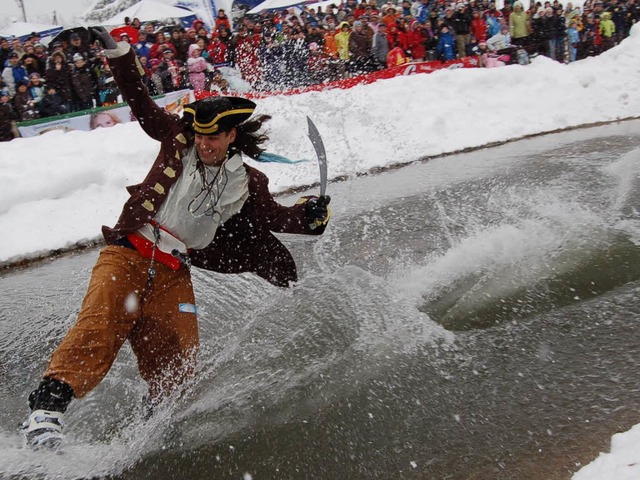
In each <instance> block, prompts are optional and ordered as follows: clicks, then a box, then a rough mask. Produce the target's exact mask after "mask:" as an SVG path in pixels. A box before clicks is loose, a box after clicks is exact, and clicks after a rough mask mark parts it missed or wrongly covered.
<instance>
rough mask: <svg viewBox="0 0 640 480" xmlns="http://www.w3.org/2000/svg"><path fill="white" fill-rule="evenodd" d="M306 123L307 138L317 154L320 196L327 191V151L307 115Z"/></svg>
mask: <svg viewBox="0 0 640 480" xmlns="http://www.w3.org/2000/svg"><path fill="white" fill-rule="evenodd" d="M307 123H308V124H309V139H310V140H311V144H312V145H313V148H314V149H315V151H316V155H317V156H318V166H319V167H320V196H321V197H324V194H325V193H326V191H327V152H326V150H325V149H324V143H323V142H322V137H321V136H320V132H319V131H318V129H317V128H316V126H315V124H314V123H313V121H312V120H311V119H310V118H309V117H307Z"/></svg>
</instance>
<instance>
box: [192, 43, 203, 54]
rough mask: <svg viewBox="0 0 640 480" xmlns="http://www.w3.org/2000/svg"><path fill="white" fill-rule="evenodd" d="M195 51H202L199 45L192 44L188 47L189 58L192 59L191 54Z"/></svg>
mask: <svg viewBox="0 0 640 480" xmlns="http://www.w3.org/2000/svg"><path fill="white" fill-rule="evenodd" d="M196 50H199V51H202V48H200V45H198V44H197V43H192V44H191V45H189V56H190V57H193V52H195V51H196Z"/></svg>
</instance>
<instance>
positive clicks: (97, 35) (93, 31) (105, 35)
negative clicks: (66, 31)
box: [89, 27, 118, 50]
mask: <svg viewBox="0 0 640 480" xmlns="http://www.w3.org/2000/svg"><path fill="white" fill-rule="evenodd" d="M89 34H90V35H91V42H94V41H96V40H98V41H99V42H100V44H101V45H102V46H103V47H104V48H106V49H107V50H115V49H116V48H118V45H117V44H116V41H115V40H114V39H113V37H112V36H111V34H110V33H109V32H107V30H106V29H105V28H104V27H89Z"/></svg>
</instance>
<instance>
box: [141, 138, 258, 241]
mask: <svg viewBox="0 0 640 480" xmlns="http://www.w3.org/2000/svg"><path fill="white" fill-rule="evenodd" d="M182 163H183V165H184V170H183V172H182V175H180V177H179V178H178V180H177V181H176V182H175V183H174V184H173V185H172V186H171V189H170V190H169V193H168V194H167V198H166V200H165V201H164V203H163V204H162V205H161V206H160V208H159V210H158V213H157V214H156V215H155V217H154V218H153V219H154V221H155V222H157V223H158V224H159V225H160V226H161V227H162V228H163V229H166V230H168V231H169V232H171V234H173V235H171V234H169V233H167V232H166V231H164V230H162V229H161V230H160V239H159V241H158V248H159V249H160V250H162V251H163V252H166V253H171V252H172V251H173V250H174V249H178V250H179V251H181V252H182V253H185V252H186V250H187V249H190V248H192V249H201V248H204V247H206V246H207V245H209V244H210V243H211V242H212V240H213V237H214V236H215V234H216V231H217V230H218V227H219V226H220V225H221V224H223V223H224V222H226V221H227V220H229V219H230V218H231V217H232V216H233V215H235V214H236V213H238V212H239V211H240V210H241V209H242V206H243V205H244V202H246V201H247V198H249V175H248V174H247V171H246V169H245V168H244V167H243V164H242V156H241V155H240V154H236V155H234V156H233V157H231V158H229V159H227V160H226V161H225V162H224V163H223V164H222V166H221V167H207V166H204V174H205V178H206V183H207V184H208V185H211V188H210V189H208V188H207V187H206V185H204V182H203V179H202V174H201V172H200V171H199V170H198V158H197V155H196V149H195V146H192V147H191V148H190V149H189V152H188V153H187V154H186V155H185V156H184V157H183V158H182ZM220 169H224V170H223V171H219V170H220ZM211 182H213V184H211ZM214 212H215V213H214ZM138 233H139V234H140V235H142V236H143V237H145V238H146V239H147V240H150V241H151V242H154V241H155V238H154V235H153V227H152V226H151V225H150V224H147V225H145V226H144V227H142V228H141V229H140V230H138Z"/></svg>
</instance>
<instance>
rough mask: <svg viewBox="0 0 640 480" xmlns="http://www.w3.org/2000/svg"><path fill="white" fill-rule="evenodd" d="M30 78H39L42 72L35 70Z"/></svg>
mask: <svg viewBox="0 0 640 480" xmlns="http://www.w3.org/2000/svg"><path fill="white" fill-rule="evenodd" d="M29 78H30V79H32V80H33V79H34V78H38V79H39V78H41V77H40V74H39V73H38V72H33V73H32V74H31V75H29Z"/></svg>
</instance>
